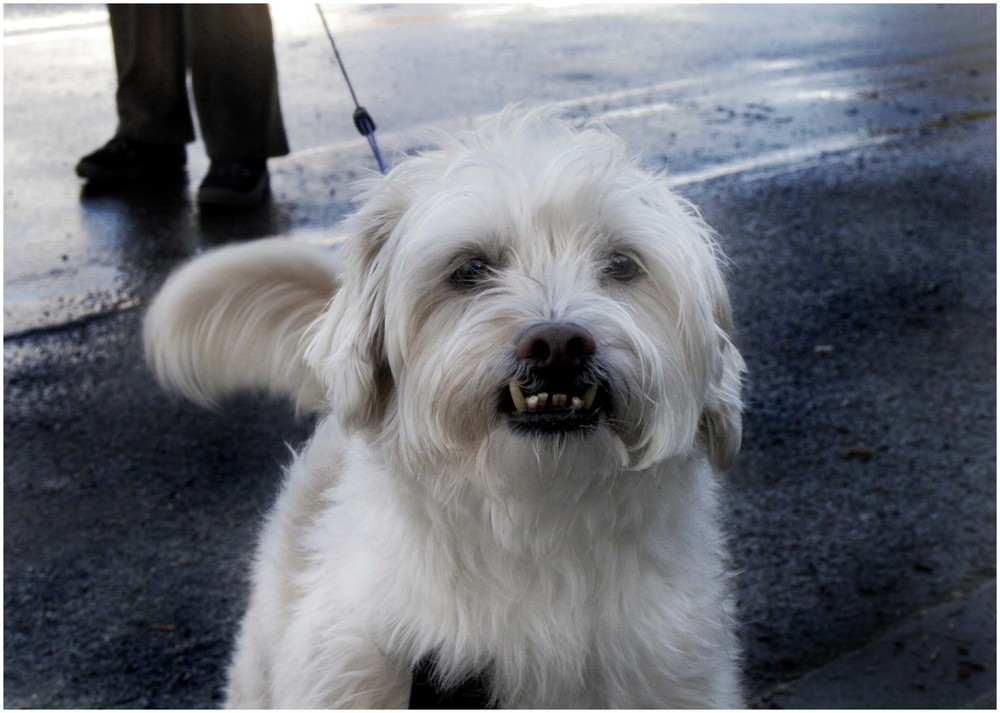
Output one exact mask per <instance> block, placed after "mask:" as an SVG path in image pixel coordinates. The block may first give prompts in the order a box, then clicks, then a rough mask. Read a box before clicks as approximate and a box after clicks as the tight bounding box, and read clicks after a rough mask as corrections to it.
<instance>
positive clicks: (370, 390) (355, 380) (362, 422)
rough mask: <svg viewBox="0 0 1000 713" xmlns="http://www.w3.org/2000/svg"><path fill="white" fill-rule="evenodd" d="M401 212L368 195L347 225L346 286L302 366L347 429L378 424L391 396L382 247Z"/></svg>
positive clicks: (313, 336)
mask: <svg viewBox="0 0 1000 713" xmlns="http://www.w3.org/2000/svg"><path fill="white" fill-rule="evenodd" d="M404 210H405V206H404V205H401V204H400V202H399V201H394V200H391V198H390V197H389V195H388V191H381V192H378V191H372V192H371V193H369V195H368V201H367V202H366V203H365V205H364V207H363V208H362V209H361V210H359V211H358V213H356V214H355V215H354V216H352V218H351V219H350V221H349V223H348V230H349V232H350V235H349V237H348V240H347V242H346V243H345V245H344V248H343V255H344V259H345V263H346V271H345V277H344V283H343V286H342V287H341V289H340V290H339V291H338V292H337V294H336V295H335V296H334V298H333V300H332V301H331V302H330V305H329V307H328V308H327V310H326V311H325V312H324V313H323V315H322V316H320V318H319V319H318V320H317V321H316V323H315V324H314V325H313V328H312V330H311V332H310V334H309V335H308V338H309V339H310V343H309V346H308V349H307V351H306V360H307V362H308V363H309V364H310V366H312V368H313V369H315V370H316V371H317V373H318V374H319V375H320V377H321V379H322V381H323V383H324V385H325V386H326V390H327V399H328V401H329V404H330V407H331V410H332V411H333V412H334V413H337V414H338V415H339V416H340V420H341V423H343V425H344V426H345V427H346V428H349V429H355V428H366V427H370V426H375V425H377V424H379V423H381V420H382V417H383V415H384V413H385V409H386V406H387V404H388V401H389V399H390V398H391V395H392V391H393V378H392V374H391V371H390V369H389V363H388V360H387V358H386V351H385V292H386V281H387V279H388V274H389V269H388V264H389V258H388V256H387V255H386V244H387V243H388V242H389V236H390V235H391V234H392V231H393V229H394V228H395V226H396V224H397V223H398V222H399V219H400V217H401V216H402V214H403V212H404Z"/></svg>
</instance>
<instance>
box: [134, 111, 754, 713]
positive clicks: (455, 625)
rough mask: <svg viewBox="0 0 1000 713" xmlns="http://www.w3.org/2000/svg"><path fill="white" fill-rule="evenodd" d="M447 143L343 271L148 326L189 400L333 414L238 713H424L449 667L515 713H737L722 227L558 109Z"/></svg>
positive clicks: (520, 114)
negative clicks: (419, 695)
mask: <svg viewBox="0 0 1000 713" xmlns="http://www.w3.org/2000/svg"><path fill="white" fill-rule="evenodd" d="M437 141H438V144H439V148H438V149H436V150H433V151H429V152H427V153H424V154H422V155H420V156H417V157H414V158H411V159H409V160H406V161H404V162H403V163H402V164H401V165H399V166H397V167H396V168H394V169H393V170H392V171H391V172H390V173H389V174H388V175H387V176H386V177H384V178H378V179H373V180H372V181H371V182H370V183H368V184H367V186H366V188H365V191H364V193H363V196H362V198H361V202H360V208H359V209H358V211H357V212H356V213H355V214H354V216H353V217H352V218H350V219H349V221H348V223H347V231H348V235H349V237H348V242H347V243H346V245H345V247H344V248H343V251H342V255H341V256H335V255H333V254H331V253H329V252H327V251H324V250H321V249H319V248H313V247H309V246H305V245H300V244H296V243H294V242H291V241H285V240H269V241H262V242H258V243H253V244H249V245H245V246H239V247H229V248H224V249H222V250H219V251H217V252H215V253H214V254H209V255H207V256H204V257H201V258H198V259H196V260H195V261H193V262H192V263H191V264H190V265H188V266H186V267H184V268H182V269H181V270H180V271H179V273H177V274H176V275H175V276H173V277H172V278H171V279H170V280H169V281H168V283H167V284H166V286H165V287H164V288H163V290H162V292H161V294H160V295H159V296H158V297H157V299H156V301H155V303H154V304H153V306H152V308H151V309H150V312H149V315H148V318H147V322H146V328H145V338H146V346H147V355H148V359H149V362H150V364H151V365H152V367H153V369H154V371H155V372H156V374H157V376H158V377H159V379H160V380H161V382H162V383H163V384H164V385H165V386H166V387H168V388H170V389H173V390H175V391H179V392H181V393H183V394H185V395H186V396H188V397H190V398H193V399H195V400H196V401H199V402H201V403H205V404H212V403H215V402H216V401H217V400H218V399H219V398H221V397H222V396H224V395H225V394H226V393H229V392H230V391H232V390H234V389H238V388H246V387H262V388H267V389H270V390H271V391H273V392H275V393H286V394H288V395H290V396H291V397H292V398H293V399H294V400H295V402H296V404H297V406H298V408H299V409H301V410H304V411H318V412H320V413H321V414H323V417H322V420H321V421H320V423H319V425H318V427H317V430H316V433H315V435H314V436H313V438H312V439H311V441H310V443H309V444H308V445H307V446H306V447H305V448H304V450H303V451H302V452H301V453H299V454H298V455H297V456H296V457H295V460H294V462H293V463H292V465H291V466H290V467H289V469H288V473H287V477H286V481H285V484H284V489H283V491H282V494H281V496H280V498H279V500H278V502H277V504H276V506H275V508H274V510H273V512H272V513H271V514H270V517H269V518H268V520H267V523H266V525H265V528H264V531H263V534H262V537H261V541H260V546H259V549H258V552H257V557H256V561H255V564H254V569H253V593H252V598H251V601H250V605H249V610H248V612H247V614H246V617H245V619H244V621H243V626H242V631H241V633H240V636H239V640H238V643H237V647H236V653H235V657H234V660H233V664H232V668H231V671H230V681H229V688H228V696H229V699H228V704H229V705H230V706H234V707H255V708H256V707H291V708H312V707H327V706H335V707H341V706H356V707H382V706H387V707H396V708H399V707H406V705H407V702H408V699H407V696H408V693H409V687H410V679H411V675H410V671H411V667H412V666H413V665H414V664H415V663H416V662H417V661H419V660H420V659H421V658H423V657H424V656H425V655H427V654H429V653H433V654H434V655H435V656H436V661H437V666H438V670H437V672H438V675H439V677H440V679H441V680H442V682H443V683H445V684H448V683H451V682H455V681H459V680H461V679H462V678H463V677H465V676H467V675H469V674H470V673H472V672H474V671H482V672H485V675H486V677H487V680H488V681H489V685H490V690H491V692H492V695H493V697H494V701H495V702H496V703H497V704H499V705H501V706H504V707H537V708H550V707H575V708H592V707H626V708H635V707H659V708H674V707H689V706H698V707H706V706H707V707H725V708H731V707H737V706H739V705H740V704H741V697H740V686H739V676H738V660H739V652H738V650H737V649H738V647H737V644H736V639H735V636H734V622H733V614H732V612H731V605H730V596H729V581H728V575H727V564H726V556H725V547H724V542H723V537H722V534H721V531H720V527H719V523H718V521H717V519H718V516H717V496H718V490H719V482H718V473H719V472H720V471H722V470H724V469H725V468H726V467H727V466H728V464H729V463H730V461H731V459H732V458H733V456H734V455H735V453H736V452H737V450H738V448H739V442H740V409H741V403H740V382H741V373H742V370H743V362H742V359H741V358H740V355H739V353H738V352H737V350H736V348H735V347H734V346H733V344H732V343H731V341H730V337H729V333H730V329H731V324H730V321H731V318H730V307H729V300H728V296H727V292H726V288H725V285H724V282H723V278H722V275H721V272H720V267H719V262H720V260H721V256H720V253H719V250H718V248H717V247H716V245H715V242H714V240H713V238H712V234H711V231H710V230H709V228H708V227H707V226H706V225H705V224H704V223H703V221H702V220H701V218H700V217H699V215H698V213H697V211H696V210H695V209H694V208H693V207H692V206H691V205H689V204H688V203H686V202H684V201H683V200H682V199H680V198H678V197H677V196H675V195H674V194H672V193H671V192H670V191H669V190H668V189H667V188H666V187H665V186H664V183H663V181H662V180H661V179H660V177H658V176H654V175H650V174H648V173H646V172H644V171H643V170H641V169H640V168H639V166H638V163H637V161H635V160H634V159H633V158H630V157H629V156H628V155H627V154H626V152H625V149H624V146H623V143H622V142H621V140H620V139H618V138H616V137H615V136H613V135H611V134H610V133H609V132H608V131H606V130H604V129H602V128H599V127H590V128H587V129H585V130H582V131H577V130H575V129H573V128H571V127H570V126H569V125H568V124H567V123H565V122H563V121H561V120H559V119H558V118H556V117H555V115H554V114H553V113H552V112H551V111H544V110H541V111H539V110H536V111H521V110H509V111H507V112H504V113H503V114H502V115H501V116H500V117H499V118H497V119H495V120H493V121H491V122H489V123H487V124H486V125H485V126H482V127H480V128H479V129H478V130H474V131H471V130H470V131H465V132H461V133H459V134H457V135H455V136H444V135H441V136H438V137H437ZM549 392H551V394H550V393H549ZM556 394H560V395H559V396H556Z"/></svg>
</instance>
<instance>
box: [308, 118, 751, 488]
mask: <svg viewBox="0 0 1000 713" xmlns="http://www.w3.org/2000/svg"><path fill="white" fill-rule="evenodd" d="M352 221H353V222H352V223H351V224H350V228H351V231H350V232H351V238H350V239H349V242H348V244H347V245H346V246H345V248H344V253H345V257H346V259H347V263H348V266H349V269H348V272H347V275H346V278H345V281H344V285H343V287H342V289H341V291H340V292H339V293H338V294H337V296H336V297H335V298H334V301H333V302H332V303H331V306H330V309H329V310H328V311H327V313H326V314H325V315H324V316H323V317H322V319H321V321H320V322H319V323H318V324H317V327H316V330H315V333H314V338H313V341H312V343H311V345H310V348H309V353H308V359H309V361H310V363H311V364H312V365H313V366H314V367H315V368H317V369H318V370H319V372H320V373H321V375H322V377H323V379H324V381H325V383H326V384H327V385H328V387H329V394H330V400H331V405H332V408H333V409H334V411H335V412H337V413H338V414H339V416H340V418H341V420H342V422H343V423H344V424H345V426H346V427H348V428H351V429H362V430H367V431H368V432H369V433H370V434H371V435H373V436H374V435H375V434H379V435H378V437H380V438H386V439H389V440H390V441H391V442H392V443H394V444H395V445H396V446H397V452H400V453H405V454H407V457H410V458H416V459H420V460H422V461H423V462H426V463H433V462H440V461H441V459H448V460H450V461H455V460H456V459H482V458H484V457H486V458H490V459H493V460H494V461H495V460H498V459H500V460H502V459H503V458H506V457H509V455H510V454H511V453H512V452H520V453H529V454H534V455H533V457H535V458H538V459H541V458H543V457H544V455H545V454H546V453H553V454H558V456H559V457H560V458H561V459H562V461H563V462H566V463H567V465H568V466H569V467H575V468H589V467H591V466H593V467H597V468H600V469H603V470H608V469H620V468H623V467H624V468H635V469H641V468H645V467H648V466H650V465H652V464H654V463H656V462H658V461H661V460H664V459H666V458H670V457H675V456H686V455H690V454H692V453H694V452H696V450H697V449H704V450H706V451H707V453H708V455H709V456H710V458H711V460H712V462H713V463H714V464H715V465H716V467H718V468H725V467H726V466H727V465H728V464H729V462H730V460H731V459H732V457H733V456H734V454H735V453H736V451H737V450H738V448H739V442H740V378H741V371H742V369H743V362H742V359H741V358H740V355H739V353H738V352H737V350H736V349H735V347H734V346H733V344H732V343H731V341H730V336H729V333H730V329H731V318H730V307H729V299H728V296H727V292H726V288H725V285H724V282H723V278H722V275H721V273H720V269H719V264H718V263H719V259H720V256H719V252H718V249H717V248H716V245H715V243H714V241H713V239H712V235H711V231H710V230H709V229H708V228H707V226H706V225H705V224H704V223H703V222H702V220H701V219H700V217H699V216H698V214H697V212H696V211H695V210H694V209H693V208H692V207H691V206H690V205H689V204H687V203H686V202H685V201H683V200H682V199H680V198H678V197H677V196H675V195H674V194H672V193H671V192H670V191H669V190H668V189H667V188H666V187H665V185H664V183H663V181H662V180H661V179H660V178H659V177H657V176H653V175H650V174H648V173H646V172H644V171H643V170H641V169H640V168H639V167H638V165H637V162H636V161H635V160H633V159H631V158H629V157H628V156H627V155H626V153H625V150H624V146H623V144H622V142H621V141H620V139H618V138H616V137H614V136H613V135H611V134H609V133H608V132H607V131H605V130H603V129H599V128H588V129H586V130H583V131H577V130H574V129H573V128H572V127H570V126H569V125H568V124H567V123H565V122H563V121H561V120H559V119H557V118H556V117H555V116H554V115H553V114H552V113H551V112H546V111H534V112H519V111H509V112H506V113H504V114H503V115H501V116H500V118H498V119H496V120H495V121H493V122H492V123H491V124H490V125H488V126H486V127H484V128H482V129H480V130H478V131H470V132H465V133H460V134H458V135H457V136H452V137H441V139H440V148H439V149H438V150H435V151H431V152H427V153H425V154H423V155H420V156H417V157H414V158H412V159H409V160H407V161H405V162H403V163H402V164H401V165H399V166H397V167H396V168H395V169H393V170H392V171H391V172H390V173H389V175H388V176H386V177H385V178H384V179H378V180H376V181H375V182H374V183H372V184H371V185H370V186H369V187H368V189H367V192H366V193H365V194H364V195H363V196H362V205H361V208H360V209H359V211H358V212H357V213H356V214H355V216H354V217H353V218H352Z"/></svg>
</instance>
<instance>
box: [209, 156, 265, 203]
mask: <svg viewBox="0 0 1000 713" xmlns="http://www.w3.org/2000/svg"><path fill="white" fill-rule="evenodd" d="M270 190H271V179H270V175H269V174H268V172H267V159H263V158H247V159H232V160H216V161H212V165H211V166H209V168H208V175H206V176H205V180H203V181H202V182H201V186H200V187H199V188H198V205H200V206H202V207H222V208H248V207H250V206H255V205H259V204H260V203H263V202H264V199H265V198H267V195H268V193H269V192H270Z"/></svg>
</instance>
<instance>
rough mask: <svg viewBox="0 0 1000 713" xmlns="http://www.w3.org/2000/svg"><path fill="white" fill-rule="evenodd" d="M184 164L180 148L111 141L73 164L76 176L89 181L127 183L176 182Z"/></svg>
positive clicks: (185, 160)
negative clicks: (175, 179)
mask: <svg viewBox="0 0 1000 713" xmlns="http://www.w3.org/2000/svg"><path fill="white" fill-rule="evenodd" d="M186 164H187V152H186V151H185V150H184V146H183V145H181V146H178V145H176V144H147V143H143V142H141V141H131V140H129V139H121V138H118V137H115V138H113V139H111V141H109V142H108V143H106V144H105V145H104V146H102V147H101V148H99V149H97V151H94V152H93V153H91V154H87V155H86V156H84V157H83V158H81V159H80V162H79V163H78V164H76V175H78V176H79V177H80V178H88V179H90V180H92V181H106V182H115V183H118V182H127V181H151V180H159V179H171V178H176V177H177V176H178V175H179V174H180V173H181V172H182V171H183V170H184V166H185V165H186Z"/></svg>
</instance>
